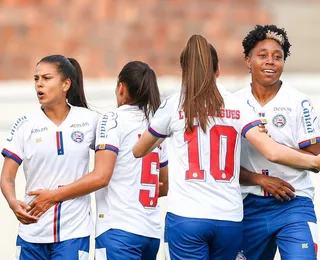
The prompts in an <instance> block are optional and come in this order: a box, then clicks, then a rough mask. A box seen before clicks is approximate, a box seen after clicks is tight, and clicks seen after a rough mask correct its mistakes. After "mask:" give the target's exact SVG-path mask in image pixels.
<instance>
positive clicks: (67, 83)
mask: <svg viewBox="0 0 320 260" xmlns="http://www.w3.org/2000/svg"><path fill="white" fill-rule="evenodd" d="M70 87H71V79H69V78H68V79H66V80H65V81H64V85H63V88H62V89H63V91H65V92H67V91H68V90H69V89H70Z"/></svg>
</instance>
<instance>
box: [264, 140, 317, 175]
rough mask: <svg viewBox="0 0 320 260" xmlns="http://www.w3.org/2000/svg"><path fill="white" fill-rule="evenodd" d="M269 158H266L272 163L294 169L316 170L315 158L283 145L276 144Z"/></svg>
mask: <svg viewBox="0 0 320 260" xmlns="http://www.w3.org/2000/svg"><path fill="white" fill-rule="evenodd" d="M270 149H272V150H273V152H272V155H271V158H267V159H269V160H270V161H272V162H274V163H279V164H283V165H287V166H291V167H295V168H303V169H309V168H317V165H316V161H315V156H314V155H310V154H309V153H306V152H304V151H300V150H299V152H297V150H295V149H291V148H289V147H286V146H284V145H280V144H277V145H276V146H274V147H273V148H272V147H270Z"/></svg>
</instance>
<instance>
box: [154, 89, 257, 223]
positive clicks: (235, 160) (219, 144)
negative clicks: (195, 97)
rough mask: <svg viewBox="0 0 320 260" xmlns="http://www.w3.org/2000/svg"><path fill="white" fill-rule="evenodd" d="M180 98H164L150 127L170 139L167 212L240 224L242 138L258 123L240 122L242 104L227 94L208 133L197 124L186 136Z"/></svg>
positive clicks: (157, 133)
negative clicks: (241, 136)
mask: <svg viewBox="0 0 320 260" xmlns="http://www.w3.org/2000/svg"><path fill="white" fill-rule="evenodd" d="M179 100H180V94H175V95H173V96H171V97H169V98H167V99H166V100H165V101H164V102H163V103H162V104H161V106H160V108H159V109H158V111H157V112H156V114H155V116H154V118H153V119H152V120H151V123H150V125H149V128H148V129H149V132H150V133H151V134H153V135H154V136H157V137H161V138H164V137H167V136H170V138H171V146H170V148H172V153H171V154H172V156H170V164H169V193H168V212H172V213H174V214H176V215H179V216H183V217H191V218H207V219H219V220H230V221H241V220H242V216H243V210H242V198H241V192H240V185H239V170H240V145H241V144H240V140H241V138H240V135H241V131H242V134H243V135H245V133H246V132H247V131H248V130H249V129H251V128H252V127H254V126H256V125H259V124H260V123H261V121H260V120H257V121H254V120H248V121H247V122H246V121H245V120H242V117H243V115H242V112H241V114H240V109H241V105H240V103H239V102H238V101H236V100H234V99H233V97H232V96H230V97H227V98H225V109H223V110H222V118H215V119H214V120H215V121H211V122H210V123H209V125H208V128H207V131H206V133H203V131H202V130H201V128H200V127H199V126H195V127H194V131H193V132H192V133H190V132H185V116H184V112H183V110H182V109H181V108H180V106H179ZM254 118H257V117H256V116H254Z"/></svg>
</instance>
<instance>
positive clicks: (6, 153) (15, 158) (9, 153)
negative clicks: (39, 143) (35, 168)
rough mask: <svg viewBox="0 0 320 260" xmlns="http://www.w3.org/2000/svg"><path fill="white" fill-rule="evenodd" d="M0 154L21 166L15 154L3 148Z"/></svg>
mask: <svg viewBox="0 0 320 260" xmlns="http://www.w3.org/2000/svg"><path fill="white" fill-rule="evenodd" d="M1 154H2V155H3V156H4V157H5V156H7V157H9V158H11V159H12V160H14V161H15V162H16V163H17V164H19V165H20V164H21V163H22V159H21V158H20V157H19V156H18V155H16V154H15V153H13V152H10V151H9V150H7V149H6V148H4V149H3V150H2V152H1Z"/></svg>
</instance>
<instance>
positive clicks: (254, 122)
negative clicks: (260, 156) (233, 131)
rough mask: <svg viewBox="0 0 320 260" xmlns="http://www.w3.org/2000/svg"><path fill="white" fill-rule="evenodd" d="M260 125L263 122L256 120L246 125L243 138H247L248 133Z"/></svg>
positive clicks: (242, 133)
mask: <svg viewBox="0 0 320 260" xmlns="http://www.w3.org/2000/svg"><path fill="white" fill-rule="evenodd" d="M258 125H262V121H261V120H255V121H253V122H251V123H249V124H246V125H245V126H244V127H243V128H242V131H241V135H242V136H243V137H246V133H247V132H248V131H249V130H250V129H251V128H253V127H255V126H258Z"/></svg>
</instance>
